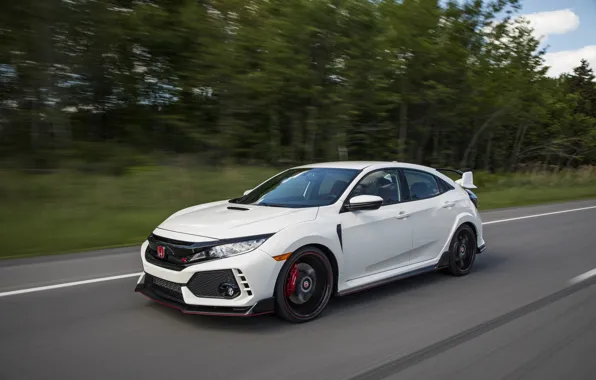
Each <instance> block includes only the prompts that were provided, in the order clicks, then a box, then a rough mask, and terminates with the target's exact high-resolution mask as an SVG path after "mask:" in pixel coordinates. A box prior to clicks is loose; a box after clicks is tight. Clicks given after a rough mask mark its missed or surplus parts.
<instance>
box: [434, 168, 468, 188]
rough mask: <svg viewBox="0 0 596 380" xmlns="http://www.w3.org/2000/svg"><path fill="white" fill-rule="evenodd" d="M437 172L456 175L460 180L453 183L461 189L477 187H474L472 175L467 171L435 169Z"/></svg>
mask: <svg viewBox="0 0 596 380" xmlns="http://www.w3.org/2000/svg"><path fill="white" fill-rule="evenodd" d="M435 170H436V171H438V172H452V173H456V174H458V175H460V176H461V178H460V179H458V180H456V181H455V183H457V184H458V185H460V186H461V187H463V188H464V189H477V188H478V187H477V186H476V185H474V175H473V174H472V171H471V170H469V169H466V170H457V169H435Z"/></svg>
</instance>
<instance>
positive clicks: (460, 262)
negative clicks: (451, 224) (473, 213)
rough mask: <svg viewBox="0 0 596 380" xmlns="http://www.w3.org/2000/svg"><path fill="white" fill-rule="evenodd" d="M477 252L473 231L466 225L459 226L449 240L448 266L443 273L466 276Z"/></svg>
mask: <svg viewBox="0 0 596 380" xmlns="http://www.w3.org/2000/svg"><path fill="white" fill-rule="evenodd" d="M477 252H478V247H477V244H476V234H475V233H474V230H473V229H472V227H470V226H469V225H467V224H464V225H462V226H460V227H459V228H458V229H457V230H456V231H455V233H454V234H453V238H452V239H451V244H450V246H449V265H448V266H447V268H445V272H446V273H448V274H450V275H452V276H458V277H461V276H465V275H467V274H468V273H470V271H471V269H472V266H473V265H474V262H475V261H476V253H477Z"/></svg>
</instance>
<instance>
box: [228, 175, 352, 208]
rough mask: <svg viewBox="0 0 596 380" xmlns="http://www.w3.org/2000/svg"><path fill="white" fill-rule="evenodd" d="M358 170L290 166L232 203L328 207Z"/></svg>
mask: <svg viewBox="0 0 596 380" xmlns="http://www.w3.org/2000/svg"><path fill="white" fill-rule="evenodd" d="M358 173H360V170H355V169H331V168H301V169H290V170H287V171H285V172H282V173H281V174H279V175H277V176H275V177H273V178H271V179H270V180H269V181H267V182H265V183H263V184H262V185H260V186H258V187H257V188H255V189H254V190H253V191H251V192H250V193H248V194H246V195H245V196H243V197H240V198H236V199H232V200H231V201H230V202H231V203H239V204H255V205H261V206H271V207H318V206H327V205H330V204H333V203H335V201H336V200H337V199H338V198H339V197H340V196H341V195H342V194H343V192H344V191H345V190H346V188H347V187H348V185H349V184H350V182H352V180H353V179H354V178H355V177H356V176H357V175H358Z"/></svg>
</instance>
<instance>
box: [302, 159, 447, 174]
mask: <svg viewBox="0 0 596 380" xmlns="http://www.w3.org/2000/svg"><path fill="white" fill-rule="evenodd" d="M389 167H398V168H406V169H418V170H425V171H428V172H435V171H436V169H434V168H432V167H429V166H424V165H418V164H413V163H409V162H400V161H334V162H321V163H314V164H307V165H301V166H296V167H295V168H294V169H305V168H328V169H356V170H364V169H367V170H366V171H371V170H376V169H383V168H389Z"/></svg>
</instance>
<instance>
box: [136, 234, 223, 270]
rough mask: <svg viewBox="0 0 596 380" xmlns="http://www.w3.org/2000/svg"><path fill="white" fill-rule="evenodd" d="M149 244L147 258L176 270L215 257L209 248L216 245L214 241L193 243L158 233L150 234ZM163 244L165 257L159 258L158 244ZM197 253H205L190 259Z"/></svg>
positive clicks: (156, 263)
mask: <svg viewBox="0 0 596 380" xmlns="http://www.w3.org/2000/svg"><path fill="white" fill-rule="evenodd" d="M147 241H148V245H147V250H146V251H145V258H146V260H147V261H148V262H150V263H151V264H154V265H157V266H160V267H163V268H167V269H171V270H175V271H181V270H182V269H184V268H186V267H188V266H190V265H195V264H199V263H202V262H205V261H208V260H213V259H215V257H211V256H210V255H209V253H208V252H207V250H208V249H209V247H212V246H213V245H214V243H213V242H202V243H191V242H183V241H179V240H173V239H168V238H164V237H161V236H156V235H153V234H152V235H149V237H148V238H147ZM160 245H161V246H163V247H164V249H165V257H164V258H159V257H158V256H157V248H158V246H160ZM197 253H203V256H202V257H199V258H195V260H193V261H190V260H191V258H193V257H195V255H196V254H197Z"/></svg>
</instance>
